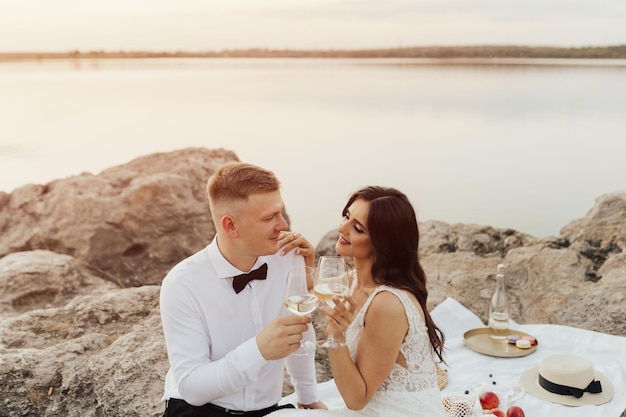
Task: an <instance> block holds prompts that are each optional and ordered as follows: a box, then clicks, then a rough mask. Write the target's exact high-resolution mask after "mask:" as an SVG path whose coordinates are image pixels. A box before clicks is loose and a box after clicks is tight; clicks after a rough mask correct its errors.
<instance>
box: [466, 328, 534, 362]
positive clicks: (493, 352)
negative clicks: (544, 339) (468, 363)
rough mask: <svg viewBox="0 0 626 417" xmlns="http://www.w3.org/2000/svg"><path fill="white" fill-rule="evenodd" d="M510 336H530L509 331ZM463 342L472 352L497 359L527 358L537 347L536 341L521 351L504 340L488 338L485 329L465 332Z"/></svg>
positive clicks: (487, 331)
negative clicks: (497, 340) (498, 340)
mask: <svg viewBox="0 0 626 417" xmlns="http://www.w3.org/2000/svg"><path fill="white" fill-rule="evenodd" d="M512 334H514V335H518V336H519V337H523V336H530V335H529V334H527V333H524V332H520V331H517V330H512V329H509V335H512ZM463 341H464V342H465V346H467V347H468V348H470V349H471V350H473V351H474V352H478V353H482V354H483V355H489V356H496V357H498V358H519V357H521V356H527V355H530V354H531V353H534V352H535V351H536V350H537V346H538V345H539V341H537V343H536V344H534V345H532V346H531V347H530V349H521V348H518V347H517V346H515V345H514V344H511V343H509V342H508V341H506V340H504V341H502V342H496V341H493V340H491V339H490V338H489V329H488V328H487V327H481V328H478V329H472V330H468V331H466V332H465V334H463Z"/></svg>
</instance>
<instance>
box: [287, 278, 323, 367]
mask: <svg viewBox="0 0 626 417" xmlns="http://www.w3.org/2000/svg"><path fill="white" fill-rule="evenodd" d="M314 273H315V269H314V268H311V267H310V266H305V267H293V268H290V269H289V273H288V274H287V287H286V288H285V299H284V302H283V304H284V306H285V307H287V310H289V311H290V312H291V313H292V314H295V315H298V316H306V315H308V314H311V313H312V312H313V310H315V309H316V308H317V304H318V300H317V297H315V294H311V292H310V291H309V290H308V285H307V282H308V281H309V280H310V279H312V277H313V274H314ZM312 353H315V343H313V342H311V341H309V340H307V341H302V342H300V347H299V348H298V350H296V351H295V352H293V353H292V355H296V356H302V355H310V354H312Z"/></svg>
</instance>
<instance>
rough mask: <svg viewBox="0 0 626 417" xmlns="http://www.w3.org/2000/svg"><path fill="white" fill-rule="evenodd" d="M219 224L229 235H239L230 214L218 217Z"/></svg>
mask: <svg viewBox="0 0 626 417" xmlns="http://www.w3.org/2000/svg"><path fill="white" fill-rule="evenodd" d="M220 224H221V225H222V229H223V230H224V231H225V232H226V233H227V234H228V235H229V236H230V237H233V238H234V237H239V231H238V230H237V225H236V224H235V219H233V218H232V217H231V216H223V217H222V218H221V219H220Z"/></svg>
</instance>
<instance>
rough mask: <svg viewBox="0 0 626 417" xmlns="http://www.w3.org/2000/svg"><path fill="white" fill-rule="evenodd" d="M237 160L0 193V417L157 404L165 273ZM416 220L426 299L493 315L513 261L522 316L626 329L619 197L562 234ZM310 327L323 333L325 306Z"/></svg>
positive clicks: (222, 156)
mask: <svg viewBox="0 0 626 417" xmlns="http://www.w3.org/2000/svg"><path fill="white" fill-rule="evenodd" d="M231 159H237V157H236V156H235V154H233V153H232V152H229V151H225V150H207V149H184V150H181V151H176V152H170V153H163V154H155V155H148V156H146V157H143V158H138V159H136V160H134V161H131V162H130V163H129V164H126V165H122V166H120V167H114V168H111V169H108V170H106V171H104V172H102V173H101V174H99V175H97V176H93V175H90V174H83V175H80V176H77V177H71V178H67V179H63V180H58V181H54V182H52V183H50V184H46V185H27V186H24V187H21V188H18V189H17V190H15V191H14V192H13V193H12V194H7V193H0V230H2V240H1V241H0V392H2V396H1V397H0V416H15V417H19V416H34V415H36V416H42V417H48V416H50V417H51V416H67V417H79V416H80V417H85V416H86V417H91V416H93V417H100V416H125V417H134V416H141V417H157V416H161V415H162V414H163V405H162V403H161V401H160V398H161V395H162V392H163V381H164V377H165V373H166V371H167V368H168V364H167V354H166V351H165V346H164V340H163V333H162V329H161V321H160V317H159V308H158V296H159V289H160V287H159V284H160V282H161V279H162V278H163V276H164V275H165V273H166V272H167V270H168V269H169V268H171V267H172V266H173V265H174V264H175V263H176V262H177V261H178V260H180V259H182V258H184V257H186V256H187V255H189V254H191V253H194V252H196V251H197V250H199V249H201V248H202V247H203V246H205V245H206V244H207V243H208V241H209V240H210V239H211V238H212V237H213V235H214V233H215V231H214V228H213V225H212V223H211V220H210V215H209V211H208V204H207V199H206V195H205V194H206V192H205V190H204V184H205V183H206V179H207V178H208V176H209V175H210V173H211V172H212V171H213V170H214V169H215V168H216V167H217V166H218V165H221V164H222V163H223V162H224V161H227V160H231ZM420 228H421V229H420V230H421V235H422V236H421V241H420V244H421V245H420V258H421V261H422V263H423V266H424V269H425V270H426V273H427V276H428V288H429V305H428V308H429V309H432V308H434V307H435V306H436V305H438V304H439V303H441V302H442V301H443V300H445V298H446V297H448V296H449V297H454V298H456V299H457V300H459V302H461V303H462V304H464V305H465V306H467V307H468V308H469V309H470V310H472V311H473V312H474V313H476V314H477V315H478V316H479V317H481V319H483V321H486V319H487V309H488V299H489V297H490V296H491V294H492V292H493V290H494V286H495V272H496V265H497V264H498V263H504V264H505V265H506V266H507V268H506V270H505V273H506V278H505V279H506V284H507V292H508V294H509V298H510V300H511V307H512V308H511V314H512V318H513V319H514V320H515V321H517V322H519V323H555V324H564V325H569V326H575V327H581V328H585V329H589V330H596V331H600V332H606V333H610V334H616V335H620V336H623V335H624V334H626V317H625V314H626V312H625V311H624V308H623V305H624V301H625V300H624V294H625V293H626V291H625V290H626V288H625V282H626V281H625V279H624V275H625V272H624V271H626V251H625V250H624V249H625V247H626V243H625V242H626V193H622V194H619V193H616V194H610V195H605V196H600V197H598V199H597V200H596V204H595V206H594V207H593V208H592V209H591V210H590V212H589V213H588V214H587V216H586V217H585V218H583V219H579V220H575V221H573V222H571V223H570V224H568V225H566V226H565V227H563V228H562V229H561V232H560V235H559V236H557V237H550V238H543V239H536V238H534V237H532V236H529V235H526V234H523V233H520V232H517V231H514V230H510V229H507V230H502V229H497V228H493V227H489V226H481V225H464V224H447V223H444V222H440V221H429V222H425V223H422V224H421V225H420ZM336 240H337V232H336V231H331V232H329V233H327V234H326V236H324V238H323V239H321V241H320V242H319V244H318V247H317V254H318V256H319V255H322V254H335V250H334V245H335V242H336ZM314 325H315V328H316V332H317V333H318V336H319V337H322V336H323V330H324V327H325V321H324V318H323V315H322V314H321V313H319V312H315V313H314ZM316 359H317V364H316V366H317V371H318V380H319V381H325V380H327V379H329V378H330V376H331V375H330V371H329V366H328V358H327V357H326V352H325V351H324V350H323V349H318V351H317V352H316ZM291 390H292V387H291V385H290V383H289V381H288V379H285V383H284V386H283V392H284V393H285V394H287V393H290V392H291Z"/></svg>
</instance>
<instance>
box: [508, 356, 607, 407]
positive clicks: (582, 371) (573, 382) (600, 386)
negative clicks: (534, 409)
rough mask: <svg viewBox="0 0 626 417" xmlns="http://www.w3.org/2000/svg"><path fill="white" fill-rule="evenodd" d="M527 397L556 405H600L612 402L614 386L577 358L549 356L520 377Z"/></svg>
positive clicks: (604, 376) (586, 362)
mask: <svg viewBox="0 0 626 417" xmlns="http://www.w3.org/2000/svg"><path fill="white" fill-rule="evenodd" d="M519 384H520V385H521V386H522V387H523V388H524V389H525V390H526V392H527V393H529V394H531V395H534V396H535V397H537V398H540V399H542V400H547V401H551V402H553V403H557V404H563V405H571V406H580V405H589V404H591V405H599V404H604V403H606V402H609V401H610V400H611V398H613V385H612V384H611V381H609V380H608V378H607V377H606V375H604V374H602V373H600V372H598V371H595V370H594V369H593V366H592V365H591V362H589V361H588V360H586V359H584V358H581V357H580V356H577V355H567V354H565V355H550V356H546V357H545V358H543V359H542V360H541V362H540V363H539V366H537V367H534V368H532V369H529V370H527V371H526V372H524V373H523V374H522V376H520V379H519Z"/></svg>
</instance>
